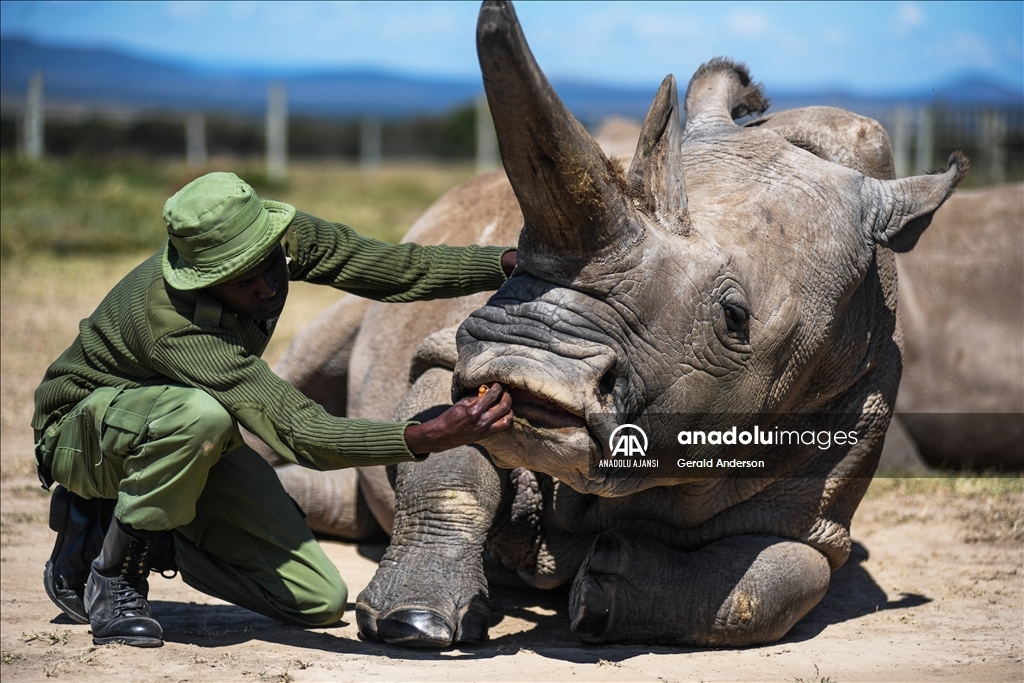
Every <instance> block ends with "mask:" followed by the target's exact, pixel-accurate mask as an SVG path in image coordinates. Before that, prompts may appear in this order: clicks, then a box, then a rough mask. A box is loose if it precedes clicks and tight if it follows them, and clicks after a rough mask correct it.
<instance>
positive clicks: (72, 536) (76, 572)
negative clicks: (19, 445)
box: [43, 486, 117, 624]
mask: <svg viewBox="0 0 1024 683" xmlns="http://www.w3.org/2000/svg"><path fill="white" fill-rule="evenodd" d="M116 503H117V501H115V500H104V499H101V498H92V499H88V498H82V497H81V496H78V495H76V494H74V493H72V492H71V491H68V490H67V489H66V488H64V487H63V486H57V487H56V488H54V490H53V495H52V496H51V497H50V528H51V529H53V530H54V531H56V532H57V542H56V543H55V544H54V546H53V552H52V553H50V559H49V560H48V561H47V562H46V568H45V569H44V570H43V587H44V588H45V589H46V594H47V595H48V596H50V600H53V602H54V604H55V605H57V607H60V608H61V610H62V611H63V612H64V614H66V615H68V617H70V618H71V619H73V620H75V621H77V622H78V623H79V624H88V623H89V614H88V612H87V611H86V609H85V603H84V602H83V601H82V596H83V594H84V593H85V582H86V580H87V579H88V578H89V571H90V567H91V565H92V561H93V560H94V559H96V556H97V555H99V554H100V548H102V547H103V537H104V535H105V534H106V532H107V526H109V524H110V519H111V518H112V517H113V516H114V505H115V504H116Z"/></svg>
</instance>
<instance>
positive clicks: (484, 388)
mask: <svg viewBox="0 0 1024 683" xmlns="http://www.w3.org/2000/svg"><path fill="white" fill-rule="evenodd" d="M486 393H487V385H486V384H481V385H480V388H479V389H477V392H476V395H477V398H479V397H481V396H483V395H484V394H486Z"/></svg>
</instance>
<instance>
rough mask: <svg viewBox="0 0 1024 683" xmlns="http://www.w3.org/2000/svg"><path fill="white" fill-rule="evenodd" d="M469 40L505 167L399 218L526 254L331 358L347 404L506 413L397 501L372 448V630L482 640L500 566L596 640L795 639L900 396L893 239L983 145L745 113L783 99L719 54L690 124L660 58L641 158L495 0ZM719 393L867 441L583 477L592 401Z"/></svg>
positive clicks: (365, 602) (409, 308)
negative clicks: (599, 130)
mask: <svg viewBox="0 0 1024 683" xmlns="http://www.w3.org/2000/svg"><path fill="white" fill-rule="evenodd" d="M477 44H478V52H479V57H480V65H481V70H482V72H483V78H484V85H485V89H486V93H487V98H488V103H489V105H490V109H491V112H492V116H493V119H494V124H495V129H496V131H497V135H498V141H499V146H500V150H501V156H502V161H503V165H504V170H505V173H504V174H502V173H501V172H494V173H490V174H485V175H482V176H479V177H477V178H475V179H473V180H471V181H469V182H468V183H466V184H464V185H462V186H460V187H458V188H456V189H454V190H452V191H451V192H449V193H448V194H447V195H445V196H444V197H442V198H441V199H440V200H439V201H438V202H437V203H436V204H435V205H434V206H433V207H431V208H430V209H429V210H428V211H427V213H426V214H425V215H424V216H423V217H422V218H421V219H420V220H419V221H418V222H417V223H416V225H414V226H413V228H412V229H411V230H410V232H409V233H408V235H407V236H406V238H407V239H409V240H415V241H420V242H447V243H449V244H467V243H471V242H482V243H492V244H508V243H515V242H516V240H517V237H518V247H519V252H518V260H519V267H518V269H517V270H516V272H515V273H514V274H513V276H512V277H511V278H510V279H509V281H508V282H507V283H506V284H505V285H504V286H503V287H502V288H501V289H500V290H499V291H498V292H497V293H495V294H494V295H493V296H491V297H490V298H489V299H487V298H486V296H482V295H478V296H475V297H467V298H464V299H459V300H451V301H443V302H423V303H419V304H410V305H406V306H403V307H400V308H399V307H394V306H388V305H383V304H371V305H369V306H368V308H367V311H366V313H365V315H364V316H363V317H362V318H361V319H360V320H359V321H358V322H357V323H356V322H353V323H351V324H348V326H347V327H346V328H345V329H343V330H335V333H336V334H337V335H338V337H339V338H344V339H346V340H352V341H346V342H345V343H344V349H340V348H339V350H337V351H335V352H332V354H326V356H325V357H330V358H336V357H340V356H341V355H345V358H347V359H348V364H347V366H346V375H345V376H346V380H347V386H348V392H347V414H348V415H349V416H352V417H361V418H371V419H392V418H394V419H408V418H414V417H416V416H423V415H428V414H430V412H431V411H436V410H437V409H438V407H439V406H444V405H447V404H449V403H450V402H451V399H452V398H453V397H455V398H458V397H460V396H462V395H465V394H467V393H475V392H476V388H477V387H479V386H480V385H481V384H484V383H490V382H501V383H502V384H504V385H505V386H506V387H508V388H509V390H510V391H512V392H513V403H514V407H513V409H514V411H515V413H516V420H515V422H514V426H513V427H512V428H511V429H510V430H508V431H506V432H503V433H501V434H499V435H496V436H494V437H492V438H489V439H487V440H486V441H484V442H482V443H481V444H480V445H479V446H468V447H463V448H459V449H455V450H453V451H448V452H446V453H439V454H433V455H431V457H430V458H428V459H427V460H426V461H424V462H419V463H405V464H402V465H399V466H398V467H397V468H395V469H394V470H393V471H392V472H391V478H390V481H392V482H393V483H394V491H395V495H394V499H393V501H392V499H390V498H389V497H388V496H387V495H386V494H385V495H384V496H383V497H379V496H377V494H374V495H372V496H371V495H369V494H367V493H366V492H367V491H371V490H372V491H375V492H377V493H379V492H380V491H382V490H384V489H385V488H387V487H386V482H387V481H388V479H387V477H386V476H385V475H384V474H383V472H382V471H380V470H376V471H375V470H366V471H362V472H360V490H361V491H363V493H364V494H365V495H367V497H368V499H369V498H380V499H379V500H375V501H374V502H372V503H371V501H370V500H367V503H368V507H369V508H370V509H371V510H373V512H374V516H375V517H376V518H377V520H378V521H379V522H380V523H381V526H382V527H383V528H384V529H385V530H390V531H391V536H392V541H391V545H390V546H389V547H388V549H387V551H386V553H385V555H384V557H383V559H382V560H381V562H380V566H379V568H378V570H377V573H376V575H375V576H374V578H373V580H372V581H371V583H370V584H369V585H368V586H367V588H366V589H365V590H364V591H363V592H362V593H361V594H360V595H359V597H358V599H357V606H356V610H357V620H358V624H359V628H360V632H361V633H362V634H363V635H364V636H365V637H367V638H371V639H380V640H384V641H387V642H391V643H401V644H406V645H411V646H420V647H445V646H448V645H450V644H452V643H455V642H478V641H481V640H484V639H486V637H487V628H488V615H489V608H488V602H487V590H488V585H489V583H494V582H501V583H510V584H513V585H523V584H527V585H531V586H535V587H540V588H551V587H555V586H559V585H565V584H569V585H571V592H570V599H569V616H570V618H571V628H572V630H573V632H574V633H575V634H576V635H577V636H578V637H580V638H581V639H582V640H585V641H588V642H607V641H641V642H666V643H679V644H682V643H686V644H697V645H731V646H741V645H749V644H755V643H764V642H771V641H773V640H777V639H778V638H781V637H782V636H783V635H785V633H786V632H787V631H789V629H790V628H791V627H792V626H793V624H795V623H796V622H797V621H798V620H799V619H800V618H801V617H802V616H803V615H805V614H806V613H807V612H808V611H809V610H810V609H811V608H812V607H813V606H814V605H815V604H817V602H818V601H819V600H820V599H821V597H822V596H823V595H824V593H825V590H826V589H827V587H828V581H829V575H830V572H831V571H834V570H835V569H836V568H838V567H840V566H841V565H842V564H843V563H844V562H845V561H846V559H847V556H848V555H849V552H850V535H849V527H850V520H851V518H852V516H853V512H854V510H855V509H856V507H857V505H858V503H859V502H860V499H861V497H862V496H863V494H864V491H865V489H866V488H867V485H868V482H869V480H870V476H871V475H872V473H873V472H874V469H875V467H876V465H877V462H878V457H879V453H880V451H881V447H882V441H883V438H884V434H885V431H886V428H887V426H888V424H889V421H890V419H891V416H892V411H893V406H894V404H895V400H896V392H897V387H898V385H899V382H900V373H901V367H902V359H901V354H902V350H901V344H902V340H901V336H900V331H899V328H898V325H897V322H896V315H895V311H896V268H895V263H894V255H893V253H894V252H898V251H907V250H910V249H912V248H913V247H914V245H915V244H916V242H917V240H918V238H919V237H920V236H921V234H922V232H923V231H924V230H925V229H926V228H927V227H928V224H929V221H930V220H931V216H932V214H933V213H934V212H935V210H936V209H938V208H939V206H941V205H942V203H943V202H944V201H945V200H946V199H947V198H948V197H949V196H950V195H951V194H952V192H953V190H954V188H955V186H956V185H957V183H958V182H959V181H960V180H961V179H962V178H963V176H964V174H965V173H966V171H967V166H968V164H967V160H966V159H965V158H964V157H963V156H961V155H959V154H954V155H953V156H952V157H950V160H949V163H948V166H947V168H946V169H945V170H944V171H942V172H939V173H936V174H932V175H927V176H919V177H912V178H905V179H899V180H896V179H894V178H893V165H892V151H891V147H890V145H889V139H888V136H887V135H886V133H885V131H884V130H883V129H882V128H881V126H880V125H879V124H878V123H877V122H875V121H873V120H870V119H866V118H863V117H860V116H857V115H854V114H852V113H849V112H845V111H842V110H837V109H831V108H824V107H812V108H808V109H800V110H795V111H790V112H780V113H776V114H772V115H768V116H763V117H760V118H757V119H755V120H754V121H752V122H751V123H750V124H748V125H745V126H739V125H737V124H736V123H735V120H736V119H737V118H739V117H743V116H746V115H748V114H755V115H757V114H762V113H763V112H764V111H765V110H766V109H767V107H768V100H767V99H766V97H765V96H764V93H763V90H762V88H761V86H759V85H758V84H755V83H754V82H753V81H752V80H751V78H750V75H749V73H748V71H747V69H746V67H744V66H743V65H740V64H737V63H734V62H732V61H730V60H728V59H723V58H716V59H713V60H711V61H709V62H707V63H706V64H704V65H703V66H701V67H700V68H699V69H698V70H697V72H696V74H695V75H694V76H693V78H692V79H691V81H690V84H689V87H688V90H687V92H686V95H685V106H686V125H685V128H683V127H681V125H680V121H681V111H680V106H679V99H678V95H677V90H676V83H675V79H674V78H673V77H672V76H668V77H667V78H666V79H665V80H664V82H663V83H662V85H661V87H660V89H659V90H658V92H657V94H656V95H655V98H654V102H653V104H652V106H651V109H650V111H649V113H648V115H647V118H646V119H645V121H644V124H643V127H642V130H641V133H640V138H639V141H638V143H637V148H636V153H635V155H634V157H633V159H632V162H631V164H630V165H629V168H628V169H626V170H625V171H623V170H622V169H621V168H620V167H618V166H617V165H616V164H614V163H612V162H611V161H609V159H608V158H607V157H606V156H605V154H604V153H603V152H602V150H601V149H600V147H599V146H598V145H597V144H596V143H595V142H594V140H593V139H592V138H591V137H590V135H589V134H588V133H587V131H586V130H585V129H584V128H583V126H581V125H580V124H579V122H577V121H576V120H575V119H574V118H573V117H572V115H571V114H570V113H569V112H568V111H567V110H566V108H565V107H564V105H563V104H562V103H561V101H560V100H559V98H558V96H557V94H556V93H555V91H554V90H553V89H552V88H551V86H550V84H549V83H548V81H547V79H546V78H545V77H544V75H543V73H542V72H541V70H540V68H539V67H538V65H537V63H536V61H535V60H534V58H533V55H532V54H531V52H530V50H529V47H528V46H527V44H526V40H525V37H524V36H523V33H522V30H521V28H520V26H519V23H518V21H517V19H516V16H515V12H514V10H513V8H512V6H511V4H510V3H507V2H485V3H484V5H483V7H482V9H481V11H480V18H479V23H478V29H477ZM456 328H457V332H456V333H455V334H454V335H453V334H452V330H453V329H456ZM320 329H323V326H322V325H321V327H320ZM356 331H357V332H358V333H356ZM442 331H443V332H442ZM432 335H437V336H432ZM428 338H430V339H431V340H432V341H431V342H430V343H424V340H426V339H428ZM320 339H322V337H320ZM301 340H302V337H300V339H299V340H297V342H296V343H297V344H299V345H300V346H301V343H302V341H301ZM445 349H447V351H446V350H445ZM346 354H347V355H346ZM321 355H322V356H323V354H321ZM406 368H412V369H413V370H412V372H410V373H409V376H408V379H407V380H406V379H405V377H404V376H403V374H404V372H405V369H406ZM396 369H398V372H397V373H396ZM307 370H308V368H307ZM315 374H316V373H315V372H314V373H308V372H307V373H306V375H305V376H307V377H310V376H315ZM724 413H730V414H746V415H753V414H767V413H830V414H840V415H844V416H846V419H847V421H848V426H849V427H850V428H851V429H856V430H857V431H858V434H859V435H860V438H859V440H858V441H857V443H856V444H855V445H850V444H843V445H838V444H833V445H832V446H831V447H829V448H827V449H819V448H817V447H815V446H813V445H812V446H806V447H788V448H786V449H781V448H777V447H768V446H764V447H761V450H760V451H759V452H757V453H756V455H757V457H759V458H762V459H764V460H765V461H766V462H767V463H768V468H767V469H766V472H765V475H764V476H758V477H749V476H747V477H719V478H703V479H702V478H694V479H690V480H681V481H679V482H676V483H674V484H673V485H664V482H663V481H659V480H654V479H650V478H644V477H641V476H637V477H617V478H610V477H594V476H593V475H592V474H591V468H590V466H589V464H590V457H591V453H592V452H593V451H594V450H595V449H597V450H602V449H603V451H604V452H606V453H607V451H608V447H607V445H605V444H601V443H597V442H596V441H595V439H594V437H593V434H594V433H597V430H596V429H593V427H594V425H593V424H592V421H593V420H594V419H595V417H596V416H598V415H606V416H607V415H611V416H614V417H616V418H617V419H618V420H620V421H621V422H635V423H636V424H640V425H643V426H644V427H645V429H646V430H648V433H649V434H651V438H652V440H657V439H659V438H664V437H665V435H664V434H659V429H661V430H664V429H665V426H664V425H660V424H659V423H658V422H657V419H656V418H655V417H654V416H657V415H659V414H660V415H667V414H694V415H706V416H712V417H709V418H708V419H709V420H712V421H713V420H714V419H718V418H716V417H714V416H721V415H722V414H724ZM710 424H711V423H709V425H710ZM705 426H708V425H705ZM697 427H698V428H699V426H697ZM740 427H741V428H742V427H743V425H740ZM327 474H330V473H327ZM317 476H326V475H317ZM381 482H385V484H383V485H382V484H381ZM299 502H300V504H302V502H303V501H302V500H299ZM392 506H393V507H392ZM364 507H366V506H364Z"/></svg>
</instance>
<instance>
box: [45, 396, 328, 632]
mask: <svg viewBox="0 0 1024 683" xmlns="http://www.w3.org/2000/svg"><path fill="white" fill-rule="evenodd" d="M36 457H37V460H38V461H39V463H40V464H42V465H43V466H44V467H46V468H49V470H50V471H51V473H52V475H53V479H54V480H55V481H57V482H60V483H61V484H63V485H64V486H65V487H66V488H67V489H68V490H70V491H72V492H74V493H77V494H78V495H80V496H82V497H84V498H111V499H113V498H116V499H117V505H116V507H115V509H114V515H115V516H116V517H117V518H118V519H119V520H121V521H122V522H124V523H126V524H130V525H131V526H132V527H134V528H136V529H143V530H151V531H161V530H167V529H174V531H175V534H174V541H175V551H176V557H175V560H176V562H177V565H178V570H179V571H180V572H181V575H182V578H183V579H184V580H185V583H187V584H189V585H190V586H192V587H193V588H196V589H198V590H200V591H202V592H204V593H207V594H209V595H213V596H215V597H218V598H221V599H223V600H226V601H228V602H231V603H234V604H236V605H241V606H242V607H246V608H248V609H251V610H253V611H254V612H259V613H260V614H265V615H267V616H270V617H274V618H276V619H280V620H281V621H285V622H288V623H291V624H296V625H299V626H326V625H329V624H333V623H335V622H337V621H338V620H339V619H340V618H341V616H342V614H344V611H345V604H346V600H347V598H348V589H347V588H346V586H345V583H344V582H343V581H342V579H341V576H339V575H338V570H337V568H336V567H335V566H334V564H333V563H332V562H331V561H330V560H329V559H328V558H327V556H326V555H325V554H324V552H323V550H322V549H321V548H320V545H319V544H318V543H317V541H316V539H315V538H313V534H312V533H311V532H310V530H309V528H308V527H307V526H306V524H305V522H304V521H303V516H302V513H301V511H300V510H299V508H298V506H297V505H296V504H295V502H294V501H293V500H292V499H291V498H290V497H289V496H288V494H287V493H285V490H284V488H283V487H282V486H281V482H280V480H278V478H277V475H276V474H275V473H274V470H273V468H272V467H271V466H270V465H269V464H267V462H266V461H264V460H263V458H261V457H260V456H259V455H258V454H257V453H256V452H255V451H253V450H252V449H250V448H248V447H247V446H245V444H244V443H243V441H242V438H241V435H240V434H239V432H238V426H237V424H236V422H235V420H234V418H233V417H232V416H231V415H230V414H229V413H228V412H227V411H226V410H225V409H224V408H223V407H222V406H221V405H220V404H219V403H217V402H216V401H215V400H214V399H213V398H211V397H210V396H209V395H208V394H206V393H205V392H203V391H200V390H198V389H191V388H188V387H183V386H178V385H161V386H153V387H143V388H141V389H124V390H122V389H116V388H101V389H97V390H96V391H94V392H93V393H92V394H91V395H90V396H89V398H87V399H85V400H83V401H82V402H81V403H79V404H78V405H77V406H75V408H74V410H72V411H71V412H70V413H69V414H68V415H66V416H64V418H63V419H61V420H60V421H59V422H58V423H56V424H54V425H52V426H50V427H48V428H47V429H46V431H45V432H43V434H42V436H41V438H40V441H39V443H38V444H37V446H36Z"/></svg>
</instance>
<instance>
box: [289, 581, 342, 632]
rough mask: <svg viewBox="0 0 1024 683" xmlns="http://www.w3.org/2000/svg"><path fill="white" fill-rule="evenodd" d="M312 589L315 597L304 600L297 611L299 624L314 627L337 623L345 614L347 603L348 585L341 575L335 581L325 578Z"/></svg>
mask: <svg viewBox="0 0 1024 683" xmlns="http://www.w3.org/2000/svg"><path fill="white" fill-rule="evenodd" d="M314 590H315V591H316V592H315V593H313V594H314V595H315V596H316V597H315V598H314V599H312V600H307V601H305V604H303V606H302V609H301V610H300V611H299V614H300V619H301V625H302V626H305V627H307V628H316V627H321V626H331V625H332V624H336V623H338V622H339V621H340V620H341V618H342V617H343V616H344V615H345V607H346V605H347V604H348V587H347V586H346V585H345V582H344V581H342V580H341V577H338V578H337V581H333V580H326V579H325V581H324V582H323V585H322V586H320V587H317V588H315V589H314ZM311 592H312V591H311Z"/></svg>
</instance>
